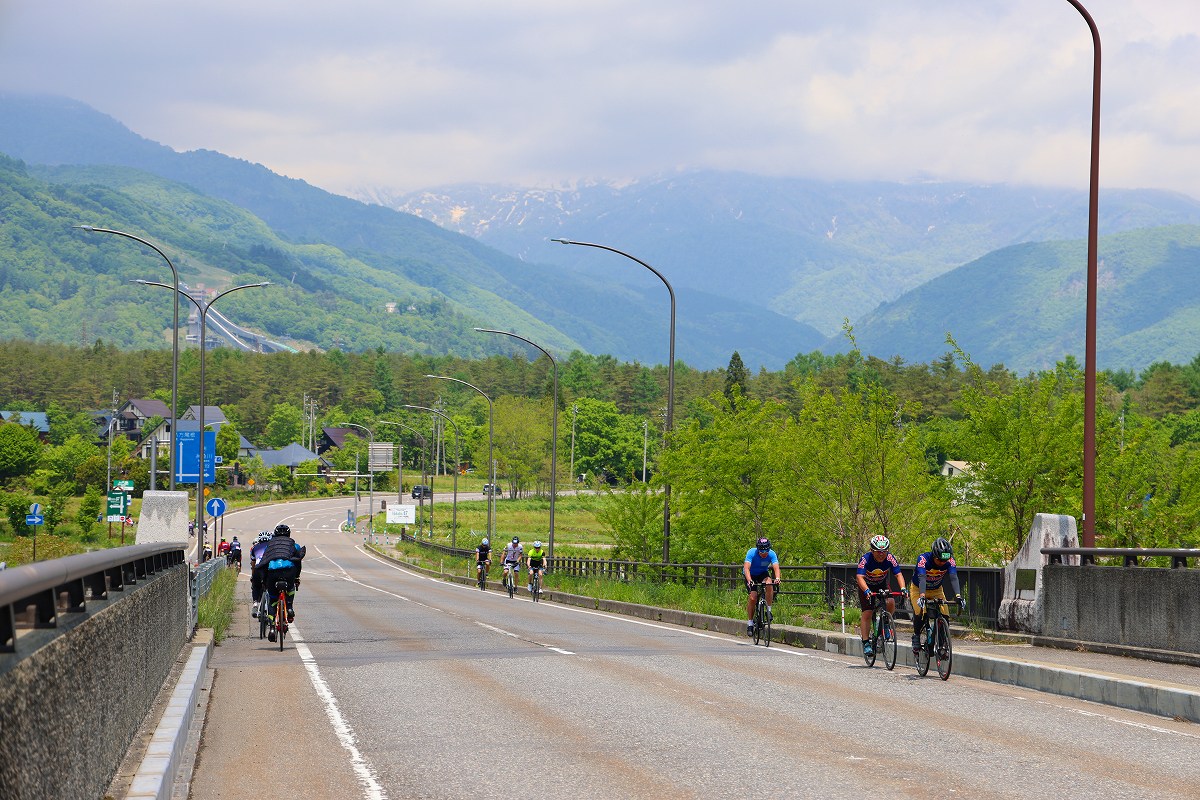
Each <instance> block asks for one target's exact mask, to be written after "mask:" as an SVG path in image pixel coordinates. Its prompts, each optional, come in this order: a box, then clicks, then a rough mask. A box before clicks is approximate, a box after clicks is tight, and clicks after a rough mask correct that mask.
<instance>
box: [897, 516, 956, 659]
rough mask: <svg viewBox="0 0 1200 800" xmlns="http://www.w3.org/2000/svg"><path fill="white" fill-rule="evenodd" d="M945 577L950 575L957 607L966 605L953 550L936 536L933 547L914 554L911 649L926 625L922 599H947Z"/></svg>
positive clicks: (910, 592) (910, 589)
mask: <svg viewBox="0 0 1200 800" xmlns="http://www.w3.org/2000/svg"><path fill="white" fill-rule="evenodd" d="M947 578H949V579H950V588H951V589H953V590H954V599H955V601H956V602H957V603H958V607H959V608H960V609H963V608H966V607H967V601H966V600H964V599H963V597H962V589H961V588H960V587H959V585H958V569H957V568H956V567H955V565H954V550H953V548H951V547H950V542H948V541H947V540H946V539H944V538H942V537H940V536H939V537H938V538H937V539H936V540H934V542H933V549H932V550H930V551H929V552H928V553H922V554H921V555H920V556H919V557H918V558H917V567H916V569H914V570H913V582H912V583H911V584H909V586H908V596H909V599H910V600H912V613H913V640H912V645H913V652H914V653H915V652H916V651H918V650H920V649H921V631H922V630H923V629H924V627H925V601H926V599H929V600H944V599H946V593H945V591H944V590H943V589H942V583H943V582H944V581H945V580H946V579H947Z"/></svg>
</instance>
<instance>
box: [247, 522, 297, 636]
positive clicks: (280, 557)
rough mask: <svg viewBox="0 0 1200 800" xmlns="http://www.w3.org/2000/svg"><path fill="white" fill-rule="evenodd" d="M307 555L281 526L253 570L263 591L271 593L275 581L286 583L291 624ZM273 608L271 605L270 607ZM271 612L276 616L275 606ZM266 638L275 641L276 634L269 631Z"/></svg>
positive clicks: (289, 531) (290, 533)
mask: <svg viewBox="0 0 1200 800" xmlns="http://www.w3.org/2000/svg"><path fill="white" fill-rule="evenodd" d="M307 552H308V548H307V547H301V546H300V545H298V544H296V540H295V539H293V538H292V529H291V528H289V527H288V526H287V525H284V524H283V523H280V524H279V525H276V526H275V530H274V532H273V533H272V534H271V538H270V540H269V541H268V542H267V547H266V549H265V550H264V551H263V555H262V558H261V559H259V562H258V565H257V566H255V568H254V571H255V572H257V573H260V574H261V576H262V578H261V580H262V585H263V588H264V590H266V589H270V590H271V591H274V588H273V587H274V585H275V582H276V581H280V580H283V581H287V582H288V592H287V621H288V622H294V621H295V618H296V589H297V588H299V586H300V571H301V569H302V565H301V563H300V562H301V561H302V560H303V559H304V556H305V554H306V553H307ZM272 606H274V604H272ZM271 613H272V614H273V613H275V609H274V607H272V609H271ZM267 638H268V639H270V640H271V641H272V642H273V641H275V632H274V631H270V632H269V633H268V635H267Z"/></svg>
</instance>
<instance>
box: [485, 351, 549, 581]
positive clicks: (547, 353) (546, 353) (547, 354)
mask: <svg viewBox="0 0 1200 800" xmlns="http://www.w3.org/2000/svg"><path fill="white" fill-rule="evenodd" d="M475 330H476V331H477V332H479V333H494V334H497V335H499V336H511V337H512V338H514V339H520V340H521V341H522V342H524V343H525V344H527V345H530V346H531V347H536V348H537V349H538V350H541V351H542V355H544V356H545V357H546V358H548V359H550V366H551V367H552V368H553V371H554V392H553V394H554V398H553V401H552V411H551V414H550V538H549V540H547V544H546V558H554V501H555V498H556V497H557V496H558V362H557V361H555V360H554V356H552V355H550V351H549V350H547V349H546V348H544V347H542V346H541V345H540V344H538V343H537V342H533V341H530V340H529V339H526V338H525V337H524V336H519V335H517V334H515V333H509V332H508V331H498V330H493V329H492V328H476V329H475Z"/></svg>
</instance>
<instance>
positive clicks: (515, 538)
mask: <svg viewBox="0 0 1200 800" xmlns="http://www.w3.org/2000/svg"><path fill="white" fill-rule="evenodd" d="M512 543H513V544H520V543H521V540H520V539H518V538H517V537H516V536H514V537H513V540H512Z"/></svg>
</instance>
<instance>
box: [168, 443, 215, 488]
mask: <svg viewBox="0 0 1200 800" xmlns="http://www.w3.org/2000/svg"><path fill="white" fill-rule="evenodd" d="M175 449H176V452H175V482H176V483H197V482H198V481H197V479H198V478H199V473H200V469H199V466H200V464H199V462H200V432H199V431H176V432H175ZM216 456H217V435H216V434H215V433H213V432H212V431H205V432H204V482H205V483H215V482H216V479H217V468H216V461H215V460H216Z"/></svg>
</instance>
